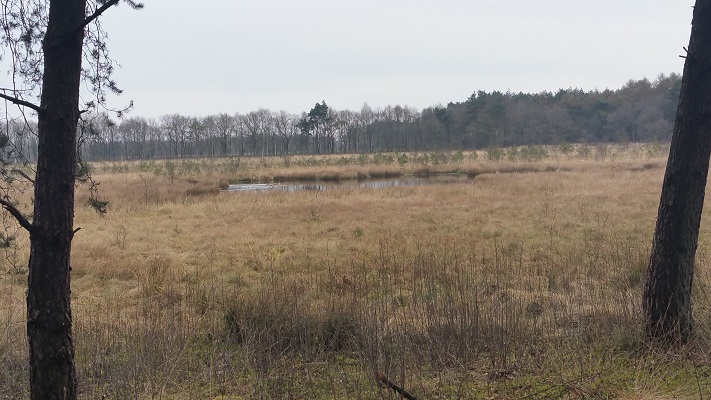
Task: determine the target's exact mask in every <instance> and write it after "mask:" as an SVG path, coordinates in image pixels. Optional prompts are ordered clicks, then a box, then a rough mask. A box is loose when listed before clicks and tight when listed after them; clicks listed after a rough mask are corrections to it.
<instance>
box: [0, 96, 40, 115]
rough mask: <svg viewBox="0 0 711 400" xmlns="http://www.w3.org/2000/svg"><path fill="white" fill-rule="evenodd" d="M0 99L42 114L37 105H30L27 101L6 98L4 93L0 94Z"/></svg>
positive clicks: (11, 97) (10, 97)
mask: <svg viewBox="0 0 711 400" xmlns="http://www.w3.org/2000/svg"><path fill="white" fill-rule="evenodd" d="M0 99H5V100H7V101H9V102H11V103H15V104H17V105H20V106H24V107H27V108H31V109H33V110H35V111H37V114H39V113H41V112H42V109H41V108H40V107H39V106H38V105H37V104H34V103H30V102H29V101H26V100H22V99H18V98H17V97H13V96H8V95H6V94H5V93H0Z"/></svg>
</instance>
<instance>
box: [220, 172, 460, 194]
mask: <svg viewBox="0 0 711 400" xmlns="http://www.w3.org/2000/svg"><path fill="white" fill-rule="evenodd" d="M466 182H471V180H470V179H468V178H467V176H466V175H433V176H427V177H418V176H403V177H400V178H395V179H376V180H366V181H342V182H333V183H326V182H309V183H306V182H301V183H300V182H289V183H238V184H234V185H229V186H228V187H227V191H228V192H261V191H268V190H282V191H285V192H299V191H302V190H310V191H323V190H331V189H341V188H351V189H383V188H388V187H393V186H420V185H448V184H454V183H466Z"/></svg>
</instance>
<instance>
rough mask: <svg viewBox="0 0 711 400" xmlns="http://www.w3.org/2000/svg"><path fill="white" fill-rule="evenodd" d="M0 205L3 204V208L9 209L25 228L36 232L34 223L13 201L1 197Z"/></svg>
mask: <svg viewBox="0 0 711 400" xmlns="http://www.w3.org/2000/svg"><path fill="white" fill-rule="evenodd" d="M0 205H2V208H4V209H5V210H7V212H9V213H10V214H11V215H12V216H13V217H15V219H16V220H17V222H18V223H19V224H20V226H22V227H23V228H25V229H26V230H27V231H28V232H30V233H32V232H34V230H35V227H34V225H32V224H31V223H30V221H28V220H27V218H25V216H24V215H22V213H21V212H20V210H18V209H17V208H16V207H15V206H14V205H13V204H12V203H10V202H9V201H7V200H5V199H0Z"/></svg>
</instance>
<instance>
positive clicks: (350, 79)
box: [102, 0, 693, 118]
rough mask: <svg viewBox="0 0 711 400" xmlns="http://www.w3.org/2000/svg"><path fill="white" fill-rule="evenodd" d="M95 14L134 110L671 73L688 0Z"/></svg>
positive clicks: (176, 6)
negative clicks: (107, 39)
mask: <svg viewBox="0 0 711 400" xmlns="http://www.w3.org/2000/svg"><path fill="white" fill-rule="evenodd" d="M143 2H144V4H145V8H144V9H143V10H140V11H134V10H132V9H131V8H130V7H128V5H126V4H121V5H119V6H118V7H114V8H112V9H110V10H108V11H107V12H106V13H105V14H104V16H103V17H102V24H103V27H104V29H105V30H106V31H107V33H108V35H109V49H110V51H111V55H112V57H113V58H114V59H115V60H116V61H117V62H118V63H119V64H120V68H118V69H117V71H116V74H115V78H116V80H117V81H118V83H119V86H120V87H121V88H122V89H123V90H124V93H123V94H122V95H121V96H120V97H118V98H116V99H111V105H112V106H114V107H120V106H121V105H124V104H126V103H128V102H129V101H131V100H132V101H133V102H134V110H133V111H132V112H131V113H130V116H142V117H148V118H159V117H160V116H162V115H166V114H171V113H178V114H182V115H186V116H203V115H210V114H217V113H223V112H224V113H228V114H234V113H241V114H245V113H247V112H250V111H254V110H257V109H259V108H267V109H270V110H273V111H279V110H286V111H288V112H292V113H297V114H300V113H301V112H304V111H307V112H308V110H309V109H310V108H311V107H313V105H314V104H315V103H316V102H321V101H325V102H326V103H327V104H328V105H329V106H330V107H332V108H335V109H338V110H342V109H350V110H360V109H361V107H362V106H363V105H364V103H367V104H368V105H370V106H371V107H372V108H380V107H384V106H387V105H393V106H394V105H398V104H399V105H401V106H405V105H407V106H411V107H415V108H417V109H422V108H425V107H430V106H435V105H439V104H447V103H449V102H450V101H453V102H457V101H464V100H466V99H467V98H468V97H469V96H470V95H471V94H472V93H475V92H476V91H478V90H485V91H494V90H500V91H507V90H510V91H511V92H519V91H521V92H529V93H536V92H541V91H557V90H558V89H560V88H581V89H584V90H595V89H598V90H604V89H606V88H610V89H616V88H619V87H621V86H622V85H623V84H624V83H625V82H627V81H628V80H629V79H641V78H644V77H646V78H648V79H650V80H654V79H655V78H656V77H657V76H658V75H659V74H660V73H665V74H669V73H671V72H676V73H681V71H682V69H683V61H684V60H683V59H681V58H680V57H679V55H680V54H683V52H684V50H683V47H684V46H686V45H687V44H688V42H689V34H690V30H691V25H690V24H691V16H692V5H693V0H681V1H679V0H596V1H589V0H585V1H583V0H508V1H504V0H437V1H433V0H426V1H424V0H377V1H376V0H358V1H355V0H329V1H327V0H292V1H287V0H280V1H277V0H259V1H235V0H203V1H199V2H198V1H188V0H172V1H169V0H143Z"/></svg>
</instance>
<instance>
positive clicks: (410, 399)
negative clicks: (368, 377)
mask: <svg viewBox="0 0 711 400" xmlns="http://www.w3.org/2000/svg"><path fill="white" fill-rule="evenodd" d="M374 372H375V380H376V381H378V384H382V385H385V387H387V388H388V389H391V390H393V391H394V392H395V393H397V394H399V395H400V396H402V398H404V399H407V400H417V397H415V396H413V395H412V394H411V393H409V392H408V391H407V390H405V389H403V388H402V387H401V386H398V385H397V384H395V382H393V381H391V380H390V379H388V377H387V376H385V375H383V374H381V373H380V372H379V371H378V370H377V369H376V370H375V371H374Z"/></svg>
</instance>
